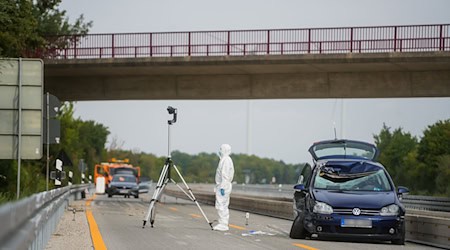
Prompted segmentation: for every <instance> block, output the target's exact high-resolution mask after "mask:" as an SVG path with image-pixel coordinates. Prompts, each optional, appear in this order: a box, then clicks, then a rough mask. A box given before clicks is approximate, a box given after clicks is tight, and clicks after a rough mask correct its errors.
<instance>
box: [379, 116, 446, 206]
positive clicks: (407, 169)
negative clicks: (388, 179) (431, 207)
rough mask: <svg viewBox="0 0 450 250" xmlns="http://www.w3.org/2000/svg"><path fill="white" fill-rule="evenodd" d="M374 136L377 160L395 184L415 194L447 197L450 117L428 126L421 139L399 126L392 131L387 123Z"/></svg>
mask: <svg viewBox="0 0 450 250" xmlns="http://www.w3.org/2000/svg"><path fill="white" fill-rule="evenodd" d="M374 138H375V143H376V144H377V147H378V149H379V150H380V152H381V153H380V157H379V161H380V162H381V163H382V164H383V165H384V166H385V167H386V169H387V170H388V171H389V173H390V174H391V176H392V177H393V179H394V182H395V183H396V184H397V185H402V186H407V187H409V188H410V190H411V192H412V193H416V194H422V195H446V196H449V197H450V182H449V181H448V180H449V178H450V120H445V121H438V122H436V123H435V124H433V125H430V126H428V128H427V129H426V130H425V131H424V135H423V137H422V138H421V140H420V142H418V141H417V139H416V138H414V137H412V136H411V134H409V133H405V132H403V131H402V129H401V128H398V129H396V130H394V132H391V130H390V128H389V127H387V126H386V125H384V126H383V128H382V129H381V131H380V133H379V134H378V135H374Z"/></svg>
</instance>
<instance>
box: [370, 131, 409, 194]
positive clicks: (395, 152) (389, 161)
mask: <svg viewBox="0 0 450 250" xmlns="http://www.w3.org/2000/svg"><path fill="white" fill-rule="evenodd" d="M374 138H375V143H376V145H377V147H378V150H379V151H380V152H381V154H380V156H379V158H378V160H379V161H380V162H381V163H382V164H383V165H384V166H385V167H386V169H387V170H388V172H389V173H390V175H391V176H392V178H393V179H394V182H395V183H397V184H398V185H402V184H403V183H406V180H407V178H406V176H405V175H404V173H405V171H408V168H409V167H410V166H408V164H406V163H405V160H406V159H405V157H406V156H407V155H408V154H413V151H414V150H416V147H417V139H416V138H415V137H413V136H411V134H410V133H405V132H403V131H402V128H398V129H395V130H394V132H391V129H390V128H389V127H387V126H386V125H385V124H383V128H382V129H381V132H380V134H379V135H375V136H374Z"/></svg>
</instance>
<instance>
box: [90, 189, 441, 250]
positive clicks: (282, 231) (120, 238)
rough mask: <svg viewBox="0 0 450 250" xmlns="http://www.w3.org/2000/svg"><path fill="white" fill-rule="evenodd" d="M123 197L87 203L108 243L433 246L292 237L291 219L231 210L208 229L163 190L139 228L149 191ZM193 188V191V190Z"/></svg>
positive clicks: (193, 210)
mask: <svg viewBox="0 0 450 250" xmlns="http://www.w3.org/2000/svg"><path fill="white" fill-rule="evenodd" d="M151 194H153V191H152V190H150V193H149V194H141V198H139V199H135V198H124V197H119V196H117V197H116V196H114V197H112V198H108V197H107V196H106V195H97V196H96V197H95V199H94V200H93V201H92V202H91V204H90V207H91V210H92V214H93V216H94V218H95V221H96V223H97V225H98V228H99V231H100V234H101V238H102V239H103V241H104V243H105V245H106V247H107V248H108V249H199V250H202V249H208V250H209V249H215V250H219V249H226V250H230V249H277V250H278V249H307V250H314V249H336V250H340V249H353V250H357V249H435V248H432V247H427V246H423V245H418V244H414V243H409V242H407V243H406V245H405V246H395V245H391V244H390V243H388V242H385V243H370V242H357V243H353V242H336V241H324V240H308V239H307V240H293V239H290V238H289V230H290V227H291V224H292V222H291V221H289V220H284V219H277V218H272V217H267V216H261V215H256V214H250V217H249V220H248V224H247V225H246V218H245V212H241V211H233V210H230V230H229V231H228V232H218V231H212V230H211V228H210V226H209V225H208V223H207V222H206V220H205V219H204V218H203V217H202V216H201V213H200V211H199V209H198V208H197V206H196V205H195V203H193V202H191V201H186V200H182V199H175V198H172V197H168V196H164V195H163V197H162V199H161V202H160V203H158V204H157V206H156V208H157V209H156V219H155V224H154V228H151V227H150V223H148V224H147V225H146V227H145V228H142V223H143V218H144V216H145V214H146V212H147V210H148V204H149V200H150V196H151ZM194 194H195V193H194ZM201 207H202V209H203V210H204V211H205V213H206V215H207V216H208V219H209V220H210V221H213V220H216V219H217V213H216V210H215V208H214V207H213V206H208V205H204V204H201Z"/></svg>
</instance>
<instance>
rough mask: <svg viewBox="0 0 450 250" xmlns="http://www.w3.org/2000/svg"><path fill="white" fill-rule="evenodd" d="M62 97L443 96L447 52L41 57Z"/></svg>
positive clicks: (449, 83)
mask: <svg viewBox="0 0 450 250" xmlns="http://www.w3.org/2000/svg"><path fill="white" fill-rule="evenodd" d="M45 91H48V92H50V93H52V94H54V95H56V96H58V97H59V98H60V99H62V100H68V101H78V100H152V99H279V98H280V99H281V98H382V97H448V96H450V52H449V51H436V52H410V53H405V52H403V53H399V52H392V53H365V54H364V53H361V54H353V53H347V54H304V55H255V56H251V55H247V56H216V57H214V56H208V57H189V56H187V57H167V58H166V57H150V58H107V59H66V60H61V59H58V60H51V59H46V60H45Z"/></svg>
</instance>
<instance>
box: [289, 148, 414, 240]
mask: <svg viewBox="0 0 450 250" xmlns="http://www.w3.org/2000/svg"><path fill="white" fill-rule="evenodd" d="M309 152H310V153H311V155H312V157H313V159H314V164H313V166H312V167H311V166H310V165H307V166H305V167H304V168H303V170H302V173H301V175H300V178H299V183H298V184H297V185H296V186H295V187H294V189H295V193H294V216H295V219H294V222H293V224H292V227H291V231H290V237H291V238H293V239H301V238H305V237H311V238H319V239H320V238H339V239H342V238H344V239H345V238H359V239H364V240H369V239H371V240H381V241H391V242H392V243H393V244H398V245H403V244H404V243H405V208H404V206H403V205H402V204H401V203H400V201H399V196H401V195H402V194H405V193H408V192H409V191H408V189H407V188H405V187H400V186H399V187H398V188H396V187H395V185H394V183H393V181H392V179H391V177H390V176H389V174H388V172H387V171H386V169H385V168H384V167H383V165H381V164H380V163H378V162H376V158H377V156H378V149H377V148H376V147H375V145H372V144H369V143H366V142H360V141H352V140H329V141H322V142H317V143H314V144H313V145H312V146H311V147H310V148H309Z"/></svg>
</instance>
